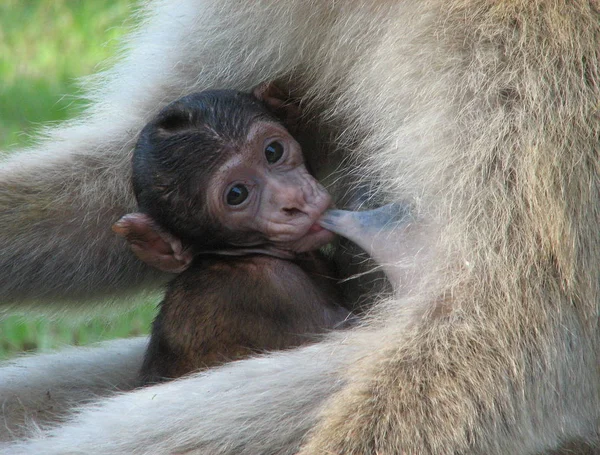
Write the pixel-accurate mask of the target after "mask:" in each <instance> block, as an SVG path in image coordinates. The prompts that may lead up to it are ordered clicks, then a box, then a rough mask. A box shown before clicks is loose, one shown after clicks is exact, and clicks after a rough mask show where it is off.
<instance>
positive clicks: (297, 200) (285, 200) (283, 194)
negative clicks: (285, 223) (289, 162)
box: [275, 188, 307, 217]
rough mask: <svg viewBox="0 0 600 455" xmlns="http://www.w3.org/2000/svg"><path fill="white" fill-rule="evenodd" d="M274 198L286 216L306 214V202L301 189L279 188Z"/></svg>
mask: <svg viewBox="0 0 600 455" xmlns="http://www.w3.org/2000/svg"><path fill="white" fill-rule="evenodd" d="M275 197H276V199H277V205H278V206H279V207H280V209H281V211H282V212H283V213H284V214H285V215H286V216H288V217H290V216H299V215H306V214H307V213H306V212H307V201H306V197H305V195H304V192H303V191H302V189H301V188H280V189H278V191H277V192H276V194H275Z"/></svg>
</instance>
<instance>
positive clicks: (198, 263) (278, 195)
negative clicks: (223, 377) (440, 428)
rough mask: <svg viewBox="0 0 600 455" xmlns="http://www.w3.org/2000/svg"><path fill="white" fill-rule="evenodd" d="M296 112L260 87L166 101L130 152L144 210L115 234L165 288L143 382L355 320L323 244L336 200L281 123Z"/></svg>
mask: <svg viewBox="0 0 600 455" xmlns="http://www.w3.org/2000/svg"><path fill="white" fill-rule="evenodd" d="M296 115H297V107H295V106H293V105H287V104H286V103H284V102H283V101H282V97H281V96H280V93H279V92H278V90H277V89H276V88H275V87H274V86H273V85H270V84H266V85H262V86H260V87H258V88H257V89H255V90H254V92H253V93H252V94H249V93H242V92H238V91H233V90H210V91H205V92H200V93H195V94H192V95H189V96H186V97H183V98H181V99H179V100H177V101H175V102H173V103H172V104H169V105H168V106H166V107H165V108H164V109H162V110H161V111H160V113H159V114H158V115H157V116H156V117H155V118H154V119H153V120H152V121H151V122H150V123H148V124H147V125H146V127H144V129H143V130H142V132H141V133H140V137H139V140H138V142H137V145H136V147H135V150H134V154H133V160H132V166H133V178H132V182H133V189H134V193H135V196H136V199H137V201H138V205H139V213H131V214H128V215H125V216H124V217H123V218H121V219H120V220H119V221H118V222H117V223H115V225H114V226H113V230H114V231H115V232H116V233H117V234H119V235H120V236H122V237H124V238H125V239H126V240H127V241H129V243H130V245H131V248H132V250H133V251H134V253H135V254H136V255H137V256H138V257H139V258H140V259H142V260H143V261H145V262H147V263H148V264H150V265H152V266H154V267H157V268H158V269H160V270H163V271H167V272H173V273H179V274H178V275H177V276H175V278H173V279H172V280H171V282H170V283H169V284H168V289H167V292H166V294H165V297H164V299H163V301H162V302H161V304H160V310H159V314H158V316H157V317H156V319H155V321H154V323H153V326H152V334H151V337H150V343H149V345H148V349H147V351H146V355H145V358H144V362H143V366H142V370H141V380H142V383H143V384H149V383H155V382H160V381H164V380H168V379H172V378H177V377H180V376H182V375H185V374H187V373H190V372H193V371H197V370H199V369H202V368H207V367H211V366H214V365H217V364H220V363H223V362H226V361H230V360H235V359H240V358H243V357H246V356H249V355H251V354H253V353H258V352H263V351H273V350H279V349H286V348H291V347H294V346H298V345H301V344H305V343H307V342H309V341H311V340H312V339H314V335H315V334H318V333H321V332H324V331H327V330H331V329H334V328H338V327H341V326H343V325H344V323H345V321H347V320H348V318H349V317H350V313H349V311H348V310H347V309H345V308H343V307H342V306H341V305H340V293H339V290H338V289H337V288H336V285H335V282H334V280H333V277H334V276H335V273H334V271H333V270H332V269H331V267H330V264H329V263H328V262H327V261H326V260H325V259H324V258H323V257H322V256H321V254H320V253H319V252H318V249H319V248H320V247H322V246H324V245H325V244H327V243H329V242H330V241H331V240H332V239H333V237H334V234H333V233H332V232H330V231H329V230H326V229H324V228H322V227H321V226H320V225H319V220H320V219H321V217H322V215H323V214H324V213H325V211H326V210H327V209H328V208H329V207H330V205H331V198H330V196H329V194H328V193H327V191H326V190H325V189H324V188H323V186H322V185H320V184H319V182H317V180H316V179H315V178H314V177H313V176H312V175H311V174H310V173H309V172H308V170H307V168H306V166H305V163H304V157H303V154H302V150H301V148H300V145H299V144H298V143H297V142H296V140H295V139H294V138H293V137H292V136H291V134H290V133H289V132H288V130H287V129H286V127H284V122H288V124H289V123H293V121H294V117H295V116H296Z"/></svg>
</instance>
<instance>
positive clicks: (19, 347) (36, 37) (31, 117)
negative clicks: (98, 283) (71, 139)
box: [0, 0, 156, 360]
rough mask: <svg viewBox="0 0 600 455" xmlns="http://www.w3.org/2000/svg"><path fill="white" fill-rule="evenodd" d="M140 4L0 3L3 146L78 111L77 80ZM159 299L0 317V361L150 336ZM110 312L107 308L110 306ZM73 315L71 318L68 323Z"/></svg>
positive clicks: (92, 68) (14, 145) (128, 24)
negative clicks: (72, 312)
mask: <svg viewBox="0 0 600 455" xmlns="http://www.w3.org/2000/svg"><path fill="white" fill-rule="evenodd" d="M136 4H137V1H134V0H104V1H102V2H92V1H83V0H53V1H51V2H50V1H47V0H2V2H0V151H1V153H11V151H14V150H16V149H19V148H20V147H23V146H27V145H30V144H31V143H32V142H33V138H34V137H35V136H34V134H35V132H36V131H37V130H39V129H40V127H41V126H42V125H48V123H49V122H59V121H61V120H64V119H67V118H71V117H73V116H75V115H77V113H78V112H80V111H81V109H82V107H83V102H82V101H81V100H79V99H78V98H77V95H78V94H80V93H81V92H80V90H79V86H78V82H77V78H79V77H82V76H85V75H88V74H92V73H95V72H97V71H99V70H101V69H102V68H104V67H105V65H106V62H105V63H104V64H103V62H104V61H105V60H107V59H110V58H111V57H114V56H115V55H116V54H117V52H118V49H119V42H120V38H121V37H122V36H123V35H124V34H125V33H127V31H128V30H130V29H131V28H132V27H133V26H134V25H135V17H134V16H133V17H132V13H134V11H135V7H136ZM155 302H156V298H141V299H140V302H137V303H136V305H133V306H132V305H131V304H130V303H128V304H126V306H125V308H132V307H133V308H134V309H132V310H131V311H129V312H127V313H119V314H111V313H107V314H102V315H100V316H98V317H96V318H94V319H89V318H85V317H83V316H79V317H76V318H72V317H69V320H67V319H58V318H56V319H51V318H50V317H48V316H43V315H40V314H37V315H26V316H8V317H4V318H2V317H1V316H0V360H4V359H7V358H10V357H13V356H15V355H17V354H19V353H22V352H24V351H48V350H52V349H55V348H59V347H61V346H63V345H65V344H72V345H84V344H88V343H93V342H96V341H100V340H104V339H109V338H116V337H125V336H135V335H140V334H144V333H148V330H149V326H150V323H151V321H152V318H153V316H154V313H155ZM107 311H108V310H107ZM73 319H74V320H75V322H73Z"/></svg>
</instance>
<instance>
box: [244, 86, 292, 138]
mask: <svg viewBox="0 0 600 455" xmlns="http://www.w3.org/2000/svg"><path fill="white" fill-rule="evenodd" d="M252 94H253V95H254V96H255V97H256V98H258V99H259V100H261V101H262V102H263V103H265V104H266V105H267V107H268V108H269V109H270V110H271V111H272V112H273V113H274V114H275V115H277V116H278V117H279V118H281V119H282V120H283V122H284V123H285V126H286V127H287V128H288V129H295V128H296V125H297V124H298V122H299V120H300V116H301V114H302V110H301V109H300V106H299V105H298V104H297V103H295V102H293V101H291V99H290V96H289V94H286V93H285V92H284V91H283V90H282V89H281V88H279V87H278V86H277V85H275V83H274V82H263V83H262V84H259V85H257V86H256V87H254V89H252Z"/></svg>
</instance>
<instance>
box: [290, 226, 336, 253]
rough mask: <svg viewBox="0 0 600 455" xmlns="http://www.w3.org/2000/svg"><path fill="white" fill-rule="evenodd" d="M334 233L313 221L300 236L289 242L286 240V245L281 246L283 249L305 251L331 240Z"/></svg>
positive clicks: (315, 248)
mask: <svg viewBox="0 0 600 455" xmlns="http://www.w3.org/2000/svg"><path fill="white" fill-rule="evenodd" d="M335 235H336V234H334V233H333V232H331V231H329V230H327V229H325V228H323V227H322V226H320V225H319V224H317V223H315V224H313V225H312V226H311V227H310V228H309V229H308V231H307V232H306V234H304V235H303V236H302V237H300V238H298V239H297V240H293V241H291V242H286V245H285V246H283V245H282V246H283V249H285V250H288V251H293V252H294V253H306V252H308V251H314V250H318V249H319V248H321V247H323V246H325V245H327V244H328V243H330V242H332V241H333V239H334V238H335Z"/></svg>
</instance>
